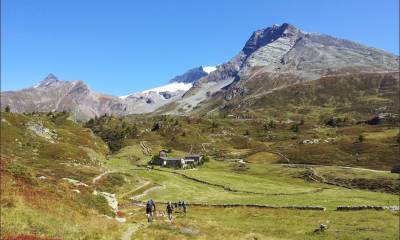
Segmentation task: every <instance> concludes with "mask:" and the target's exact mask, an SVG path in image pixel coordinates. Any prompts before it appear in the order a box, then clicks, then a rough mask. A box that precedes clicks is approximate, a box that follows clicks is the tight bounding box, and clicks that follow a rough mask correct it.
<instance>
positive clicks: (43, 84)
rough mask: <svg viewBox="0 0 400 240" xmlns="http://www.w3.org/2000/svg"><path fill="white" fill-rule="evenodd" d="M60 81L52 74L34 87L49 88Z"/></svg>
mask: <svg viewBox="0 0 400 240" xmlns="http://www.w3.org/2000/svg"><path fill="white" fill-rule="evenodd" d="M59 81H60V80H59V79H58V78H57V77H56V76H55V75H54V74H52V73H50V74H49V75H47V77H46V78H45V79H43V80H42V81H41V82H40V83H39V84H38V85H36V86H35V87H46V86H49V85H51V84H53V83H55V82H59Z"/></svg>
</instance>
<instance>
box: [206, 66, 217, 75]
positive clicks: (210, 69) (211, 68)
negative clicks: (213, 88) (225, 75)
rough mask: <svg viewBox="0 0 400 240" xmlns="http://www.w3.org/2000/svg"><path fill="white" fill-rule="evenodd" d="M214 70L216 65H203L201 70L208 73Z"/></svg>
mask: <svg viewBox="0 0 400 240" xmlns="http://www.w3.org/2000/svg"><path fill="white" fill-rule="evenodd" d="M215 70H217V67H215V66H206V67H203V71H204V72H206V73H207V74H210V73H212V72H214V71H215Z"/></svg>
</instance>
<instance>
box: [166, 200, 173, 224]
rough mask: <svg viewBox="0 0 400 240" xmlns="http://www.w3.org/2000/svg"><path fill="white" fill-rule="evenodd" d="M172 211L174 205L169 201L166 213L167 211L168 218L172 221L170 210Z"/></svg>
mask: <svg viewBox="0 0 400 240" xmlns="http://www.w3.org/2000/svg"><path fill="white" fill-rule="evenodd" d="M173 211H174V206H172V203H171V202H168V204H167V213H168V220H169V221H170V222H172V212H173Z"/></svg>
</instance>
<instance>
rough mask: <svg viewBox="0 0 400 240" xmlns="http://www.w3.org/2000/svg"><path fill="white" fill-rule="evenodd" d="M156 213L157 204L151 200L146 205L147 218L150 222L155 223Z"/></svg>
mask: <svg viewBox="0 0 400 240" xmlns="http://www.w3.org/2000/svg"><path fill="white" fill-rule="evenodd" d="M155 211H156V204H155V203H154V201H153V199H150V200H149V201H147V203H146V216H147V221H148V222H152V221H153V215H154V212H155Z"/></svg>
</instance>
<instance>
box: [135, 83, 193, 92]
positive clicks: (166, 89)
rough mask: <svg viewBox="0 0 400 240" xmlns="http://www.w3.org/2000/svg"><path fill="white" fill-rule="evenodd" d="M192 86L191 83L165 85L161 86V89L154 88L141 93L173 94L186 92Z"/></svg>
mask: <svg viewBox="0 0 400 240" xmlns="http://www.w3.org/2000/svg"><path fill="white" fill-rule="evenodd" d="M192 86H193V84H192V83H182V82H173V83H169V84H167V85H164V86H161V87H156V88H152V89H149V90H146V91H143V92H142V93H148V92H156V93H160V92H175V91H179V90H183V91H187V90H189V89H190V88H191V87H192Z"/></svg>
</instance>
